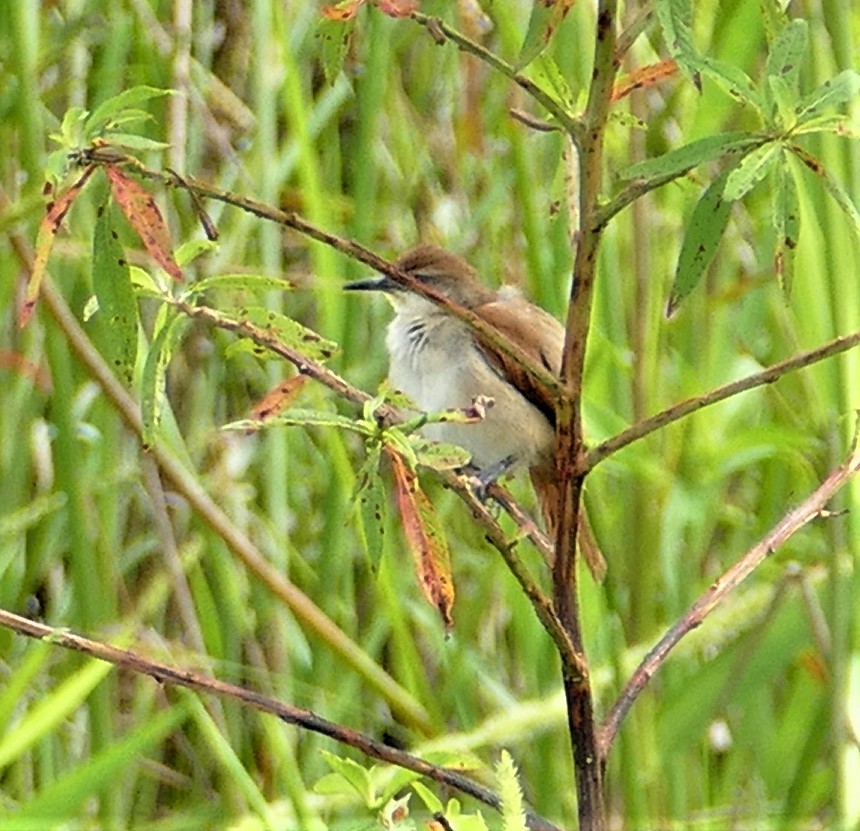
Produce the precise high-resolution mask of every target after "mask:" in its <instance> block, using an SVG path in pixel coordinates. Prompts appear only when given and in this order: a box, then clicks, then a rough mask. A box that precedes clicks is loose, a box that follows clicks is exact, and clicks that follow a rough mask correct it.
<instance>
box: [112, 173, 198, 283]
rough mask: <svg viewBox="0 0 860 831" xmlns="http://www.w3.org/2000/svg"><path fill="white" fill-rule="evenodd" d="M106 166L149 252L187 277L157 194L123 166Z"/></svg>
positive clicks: (173, 274)
mask: <svg viewBox="0 0 860 831" xmlns="http://www.w3.org/2000/svg"><path fill="white" fill-rule="evenodd" d="M104 170H105V173H106V174H107V177H108V179H109V180H110V186H111V192H112V193H113V198H114V199H115V200H116V203H117V205H119V207H120V209H121V210H122V212H123V213H124V214H125V218H126V219H127V220H128V221H129V224H130V225H131V227H132V228H134V230H135V232H136V233H137V235H138V236H139V237H140V241H141V242H142V243H143V246H144V248H146V250H147V252H148V253H149V256H150V257H152V259H154V260H155V261H156V262H157V263H158V264H159V265H160V266H161V267H162V268H163V269H164V270H165V271H166V272H167V273H168V274H169V275H170V276H171V277H173V279H174V280H178V281H179V282H182V281H184V279H185V278H184V277H183V275H182V269H181V268H180V267H179V265H178V264H177V262H176V260H175V259H173V243H172V241H171V238H170V229H169V228H168V227H167V223H166V222H165V221H164V217H163V216H162V215H161V211H160V210H159V208H158V205H157V204H156V203H155V198H154V197H153V195H152V194H151V193H150V192H149V191H148V190H147V189H146V188H145V187H144V186H143V185H141V184H140V182H138V181H137V180H136V179H132V178H131V177H130V176H126V174H125V173H123V171H122V170H120V168H118V167H115V166H114V165H105V168H104Z"/></svg>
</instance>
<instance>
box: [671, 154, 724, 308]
mask: <svg viewBox="0 0 860 831" xmlns="http://www.w3.org/2000/svg"><path fill="white" fill-rule="evenodd" d="M730 172H731V171H726V172H725V173H723V174H722V175H721V176H719V177H718V178H717V179H715V180H714V181H713V182H712V183H711V184H710V186H709V187H707V188H706V189H705V192H704V193H703V194H702V196H701V198H700V199H699V201H698V203H697V204H696V207H695V209H694V211H693V215H692V216H691V217H690V222H689V224H688V225H687V230H686V233H685V234H684V242H683V244H682V245H681V253H680V255H679V256H678V266H677V269H676V271H675V282H674V284H673V286H672V293H671V295H670V297H669V304H668V306H667V309H666V313H667V314H668V315H672V314H674V313H675V311H676V310H677V308H678V306H679V304H680V303H681V301H682V300H683V299H684V298H685V297H687V295H689V294H690V292H691V291H692V290H693V289H694V288H695V287H696V285H697V284H698V282H699V280H701V279H702V277H703V276H704V274H705V273H706V272H707V270H708V266H709V265H710V264H711V260H713V258H714V254H715V253H716V250H717V245H719V242H720V239H721V238H722V236H723V231H725V229H726V224H727V223H728V221H729V213H730V212H731V208H732V203H731V202H729V201H728V200H724V199H723V189H724V188H725V186H726V180H727V179H728V177H729V173H730Z"/></svg>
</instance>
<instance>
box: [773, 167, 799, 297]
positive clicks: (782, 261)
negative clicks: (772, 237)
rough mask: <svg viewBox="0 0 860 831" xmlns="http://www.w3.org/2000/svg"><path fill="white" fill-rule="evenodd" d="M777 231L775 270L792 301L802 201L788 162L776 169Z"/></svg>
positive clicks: (774, 216) (774, 221)
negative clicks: (798, 195)
mask: <svg viewBox="0 0 860 831" xmlns="http://www.w3.org/2000/svg"><path fill="white" fill-rule="evenodd" d="M773 228H774V232H775V234H776V250H775V252H774V256H773V263H774V271H775V272H776V277H777V279H778V280H779V285H780V287H781V288H782V291H783V293H784V294H785V296H786V298H788V297H789V296H790V295H791V287H792V285H793V283H794V258H795V253H796V251H797V243H798V240H799V238H800V200H799V199H798V197H797V183H796V182H795V180H794V173H793V171H792V170H791V167H789V165H788V161H787V160H785V161H784V162H783V163H782V164H779V165H777V168H776V187H775V188H774V191H773Z"/></svg>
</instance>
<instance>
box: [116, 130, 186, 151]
mask: <svg viewBox="0 0 860 831" xmlns="http://www.w3.org/2000/svg"><path fill="white" fill-rule="evenodd" d="M107 139H108V140H109V141H110V144H111V147H119V148H121V149H123V150H166V149H167V148H168V147H170V145H169V144H168V143H167V142H164V141H156V140H155V139H151V138H147V137H146V136H139V135H136V134H135V133H109V134H108V135H107Z"/></svg>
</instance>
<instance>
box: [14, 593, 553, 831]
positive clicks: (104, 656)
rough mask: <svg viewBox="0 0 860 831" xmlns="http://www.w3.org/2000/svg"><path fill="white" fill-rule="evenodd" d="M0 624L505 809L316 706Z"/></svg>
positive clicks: (542, 823)
mask: <svg viewBox="0 0 860 831" xmlns="http://www.w3.org/2000/svg"><path fill="white" fill-rule="evenodd" d="M0 625H2V626H5V627H7V628H9V629H12V630H13V631H15V632H18V633H19V634H22V635H26V636H27V637H30V638H36V639H38V640H47V641H49V642H50V643H53V644H56V645H57V646H61V647H63V648H64V649H72V650H74V651H76V652H80V653H82V654H84V655H89V656H90V657H92V658H98V659H99V660H101V661H107V662H108V663H111V664H113V665H114V666H118V667H123V668H124V669H128V670H131V671H132V672H135V673H137V674H139V675H149V676H150V677H152V678H154V679H155V680H156V681H158V682H159V683H160V684H167V685H171V686H177V687H185V688H186V689H189V690H194V691H195V692H199V693H203V694H205V695H215V696H218V697H219V698H230V699H233V700H235V701H240V702H242V704H244V705H246V706H248V707H252V708H253V709H255V710H259V711H260V712H263V713H269V714H270V715H274V716H277V717H278V718H279V719H281V721H284V722H286V723H287V724H295V725H297V726H298V727H301V728H303V729H304V730H310V731H312V732H314V733H319V734H321V735H323V736H328V737H329V738H330V739H334V741H337V742H340V743H341V744H343V745H346V746H348V747H353V748H355V749H357V750H360V751H361V752H362V753H364V754H365V755H366V756H369V757H370V758H372V759H379V760H380V761H383V762H388V763H389V764H392V765H397V766H398V767H401V768H406V769H407V770H412V771H415V772H416V773H420V774H421V775H422V776H426V777H427V778H428V779H433V780H434V781H436V782H439V783H441V784H443V785H446V786H448V787H450V788H454V789H455V790H457V791H459V792H460V793H464V794H467V795H468V796H471V797H473V798H474V799H477V800H478V801H479V802H482V803H484V804H485V805H489V806H490V807H492V808H495V809H496V810H500V808H501V799H500V798H499V797H498V796H497V795H496V794H495V793H493V792H492V791H490V790H489V789H487V788H485V787H484V786H483V785H480V784H478V783H477V782H475V781H474V780H472V779H470V778H469V777H467V776H464V775H463V774H462V773H460V772H459V771H456V770H451V769H449V768H444V767H440V766H439V765H434V764H433V763H432V762H428V761H427V760H426V759H422V758H421V757H420V756H415V755H413V754H412V753H407V752H406V751H405V750H398V749H397V748H394V747H392V746H391V745H388V744H385V742H382V741H379V740H378V739H374V738H373V737H371V736H368V735H367V734H366V733H362V732H360V731H358V730H353V729H351V728H349V727H346V726H345V725H342V724H338V723H337V722H333V721H329V720H328V719H325V718H322V717H321V716H318V715H317V714H316V713H314V712H312V711H311V710H306V709H304V708H302V707H294V706H292V705H290V704H284V703H283V702H281V701H278V700H277V699H274V698H271V697H269V696H267V695H262V694H261V693H258V692H255V691H253V690H249V689H247V688H245V687H242V686H239V685H238V684H231V683H229V682H226V681H220V680H218V679H216V678H211V677H209V676H206V675H202V674H201V673H199V672H194V671H193V670H188V669H181V668H179V667H175V666H171V665H170V664H165V663H162V662H161V661H155V660H152V659H151V658H147V657H145V656H143V655H140V654H138V653H136V652H132V651H131V650H129V649H120V648H118V647H116V646H111V645H110V644H107V643H103V642H102V641H97V640H93V639H92V638H87V637H84V636H83V635H77V634H75V633H73V632H70V631H68V630H67V629H59V628H57V627H54V626H48V625H46V624H44V623H40V622H37V621H35V620H30V619H29V618H26V617H21V616H20V615H16V614H14V613H12V612H9V611H7V610H5V609H0ZM526 824H527V825H528V827H529V828H532V829H534V831H559V829H558V828H557V826H555V825H553V824H552V823H551V822H548V821H547V820H545V819H543V818H542V817H539V816H537V815H535V814H531V813H530V814H528V815H527V818H526Z"/></svg>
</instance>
